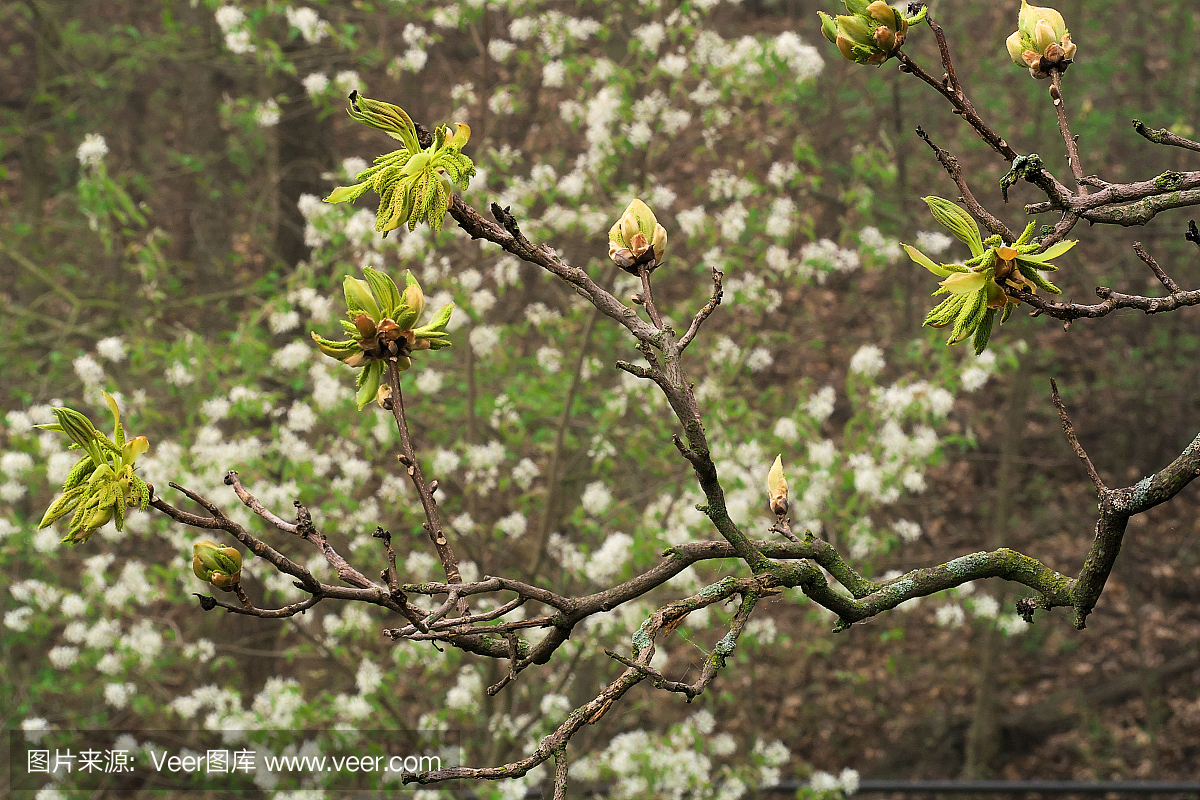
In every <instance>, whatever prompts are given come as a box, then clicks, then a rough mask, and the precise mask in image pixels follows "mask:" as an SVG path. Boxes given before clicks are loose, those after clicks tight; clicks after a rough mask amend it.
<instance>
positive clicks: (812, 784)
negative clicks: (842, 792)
mask: <svg viewBox="0 0 1200 800" xmlns="http://www.w3.org/2000/svg"><path fill="white" fill-rule="evenodd" d="M808 788H810V789H812V790H813V791H814V792H816V793H817V794H823V793H824V792H836V791H837V790H838V789H840V788H842V784H841V782H839V781H838V779H837V778H836V777H834V776H833V775H832V774H830V773H828V772H820V771H818V772H814V773H813V774H812V777H810V778H809V779H808Z"/></svg>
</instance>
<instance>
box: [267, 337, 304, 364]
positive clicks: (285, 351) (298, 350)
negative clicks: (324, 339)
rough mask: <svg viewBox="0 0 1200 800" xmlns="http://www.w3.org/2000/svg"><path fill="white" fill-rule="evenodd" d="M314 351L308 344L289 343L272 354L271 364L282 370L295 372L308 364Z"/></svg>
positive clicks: (300, 342) (299, 342)
mask: <svg viewBox="0 0 1200 800" xmlns="http://www.w3.org/2000/svg"><path fill="white" fill-rule="evenodd" d="M312 353H313V349H312V347H311V346H310V345H309V344H308V343H307V342H302V341H296V342H288V343H287V344H285V345H284V346H283V347H281V348H279V349H278V350H276V351H275V352H274V353H272V354H271V364H272V366H275V367H277V368H279V369H282V370H293V369H297V368H298V367H302V366H304V365H305V364H307V363H308V361H309V359H310V358H311V357H312Z"/></svg>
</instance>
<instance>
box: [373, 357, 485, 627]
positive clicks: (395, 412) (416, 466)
mask: <svg viewBox="0 0 1200 800" xmlns="http://www.w3.org/2000/svg"><path fill="white" fill-rule="evenodd" d="M387 370H388V383H389V384H390V385H391V390H392V396H391V402H390V406H391V412H392V417H393V419H395V420H396V428H397V430H399V432H400V445H401V448H402V449H403V451H404V452H403V453H402V454H401V456H400V461H401V463H402V464H403V465H404V466H405V468H406V472H407V473H408V477H409V478H411V479H412V482H413V486H414V487H416V490H417V494H418V495H419V496H420V498H421V508H422V509H423V510H424V511H425V520H426V522H425V530H426V532H428V533H429V540H430V541H431V542H433V546H434V549H436V550H437V554H438V557H439V558H441V561H442V569H443V570H444V571H445V573H446V582H447V583H462V573H460V572H459V570H458V558H457V557H456V556H455V555H454V550H453V548H451V546H450V541H449V540H448V539H447V538H446V534H445V532H444V531H443V530H442V521H441V518H440V517H439V515H438V509H437V501H436V500H434V499H433V490H432V489H431V488H430V486H429V484H428V483H426V482H425V476H424V475H423V474H421V465H420V463H419V462H418V461H417V454H416V451H415V450H414V449H413V443H412V437H411V436H410V435H409V432H408V419H407V418H406V417H405V414H404V395H403V394H402V393H401V391H400V368H399V367H398V366H397V364H396V361H395V359H390V358H389V359H388V360H387ZM458 613H459V616H463V617H465V616H467V615H468V614H470V613H471V611H470V607H469V606H468V604H467V599H466V598H465V597H462V598H460V599H459V602H458Z"/></svg>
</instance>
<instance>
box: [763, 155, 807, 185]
mask: <svg viewBox="0 0 1200 800" xmlns="http://www.w3.org/2000/svg"><path fill="white" fill-rule="evenodd" d="M799 174H800V168H799V167H797V166H796V165H795V164H793V163H791V162H788V163H786V164H785V163H783V162H781V161H776V162H775V163H774V164H772V165H771V168H770V169H769V170H767V183H769V184H771V185H772V186H774V187H775V188H776V189H782V188H783V185H784V184H785V183H787V182H788V181H790V180H792V179H793V178H795V177H796V176H797V175H799Z"/></svg>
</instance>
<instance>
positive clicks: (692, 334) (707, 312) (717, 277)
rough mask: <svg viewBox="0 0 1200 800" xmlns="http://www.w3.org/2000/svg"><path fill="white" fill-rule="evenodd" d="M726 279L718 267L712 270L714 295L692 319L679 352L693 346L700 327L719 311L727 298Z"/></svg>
mask: <svg viewBox="0 0 1200 800" xmlns="http://www.w3.org/2000/svg"><path fill="white" fill-rule="evenodd" d="M724 277H725V273H724V272H721V270H719V269H717V268H716V267H713V268H712V282H713V289H712V294H711V295H710V296H709V298H708V302H707V303H705V304H704V308H702V309H700V310H699V311H697V312H696V316H695V317H693V318H692V324H691V325H689V326H688V329H687V332H686V333H684V334H683V336H682V338H680V340H679V352H681V353H682V352H683V351H684V350H686V349H687V346H688V345H689V344H691V342H692V339H695V338H696V334H697V333H699V332H700V326H701V325H703V324H704V321H705V320H706V319H708V318H709V317H710V316H711V315H712V313H713V312H714V311H716V310H717V306H719V305H721V298H723V297H724V296H725V290H724V288H723V279H724Z"/></svg>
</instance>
